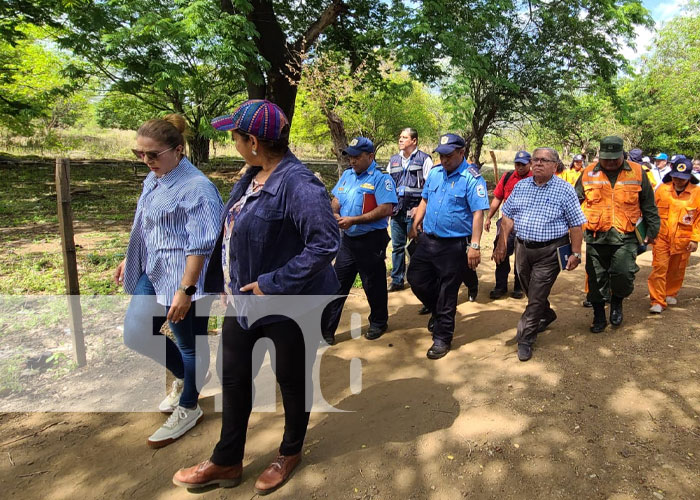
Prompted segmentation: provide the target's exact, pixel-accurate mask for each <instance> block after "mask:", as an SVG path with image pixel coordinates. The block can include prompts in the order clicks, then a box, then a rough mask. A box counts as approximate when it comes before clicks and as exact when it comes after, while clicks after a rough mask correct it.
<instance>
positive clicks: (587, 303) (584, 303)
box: [581, 299, 593, 307]
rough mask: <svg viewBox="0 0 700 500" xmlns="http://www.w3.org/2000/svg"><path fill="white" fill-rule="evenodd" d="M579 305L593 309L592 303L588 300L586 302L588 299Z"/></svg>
mask: <svg viewBox="0 0 700 500" xmlns="http://www.w3.org/2000/svg"><path fill="white" fill-rule="evenodd" d="M581 305H582V306H583V307H593V303H592V302H591V301H590V300H588V299H586V300H584V301H583V303H582V304H581Z"/></svg>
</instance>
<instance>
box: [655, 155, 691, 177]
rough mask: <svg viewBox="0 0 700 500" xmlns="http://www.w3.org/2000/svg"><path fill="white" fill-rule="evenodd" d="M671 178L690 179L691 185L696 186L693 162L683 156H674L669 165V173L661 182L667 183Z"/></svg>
mask: <svg viewBox="0 0 700 500" xmlns="http://www.w3.org/2000/svg"><path fill="white" fill-rule="evenodd" d="M671 177H678V178H679V179H690V181H691V182H692V183H693V184H697V183H698V180H697V179H696V178H695V176H693V162H692V161H690V160H689V159H688V158H686V157H685V156H684V155H675V158H674V159H673V162H672V163H671V171H670V172H669V173H668V174H666V176H664V178H663V181H664V182H668V181H670V180H671Z"/></svg>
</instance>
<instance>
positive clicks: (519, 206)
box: [502, 175, 586, 242]
mask: <svg viewBox="0 0 700 500" xmlns="http://www.w3.org/2000/svg"><path fill="white" fill-rule="evenodd" d="M502 211H503V215H505V216H506V217H508V218H510V219H513V221H514V222H515V228H514V229H515V234H516V236H517V237H518V238H520V239H522V240H527V241H540V242H542V241H549V240H554V239H557V238H561V237H562V236H564V235H565V234H566V233H567V232H568V231H569V228H572V227H576V226H580V225H582V224H584V223H585V222H586V217H585V216H584V215H583V211H582V210H581V205H580V203H579V201H578V197H577V196H576V191H575V190H574V187H573V186H572V185H571V184H569V183H568V182H566V181H565V180H563V179H560V178H559V177H557V176H556V175H553V176H552V178H551V179H549V180H548V181H547V182H546V183H545V184H544V185H542V186H538V185H537V184H535V178H534V177H528V178H526V179H523V180H521V181H520V182H518V183H517V184H516V185H515V187H514V188H513V192H512V193H511V194H510V196H509V197H508V199H507V200H506V202H505V203H504V204H503V208H502Z"/></svg>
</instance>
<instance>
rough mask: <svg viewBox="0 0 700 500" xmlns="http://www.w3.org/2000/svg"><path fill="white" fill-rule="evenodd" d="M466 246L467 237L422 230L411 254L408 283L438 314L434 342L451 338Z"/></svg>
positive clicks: (443, 341)
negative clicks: (440, 235)
mask: <svg viewBox="0 0 700 500" xmlns="http://www.w3.org/2000/svg"><path fill="white" fill-rule="evenodd" d="M466 248H467V240H466V239H465V238H435V237H431V236H428V235H427V234H425V233H421V235H420V236H419V237H418V246H417V247H416V251H415V253H414V254H413V255H412V256H411V262H410V263H409V265H408V273H407V279H408V283H409V284H410V285H411V289H412V290H413V293H414V294H415V295H416V297H418V299H419V300H420V301H421V302H422V303H423V304H425V305H426V306H427V307H428V309H430V311H431V312H432V313H433V316H434V317H435V328H434V329H433V341H434V342H438V343H443V344H450V343H451V342H452V336H453V335H454V330H455V314H456V312H457V294H458V293H459V287H460V285H461V284H462V281H463V280H464V278H465V275H466V273H465V269H466V268H467V254H466Z"/></svg>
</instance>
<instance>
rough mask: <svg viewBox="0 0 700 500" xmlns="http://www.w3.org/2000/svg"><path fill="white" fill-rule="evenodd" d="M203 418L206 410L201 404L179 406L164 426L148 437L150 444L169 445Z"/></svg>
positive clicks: (157, 445) (151, 445)
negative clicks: (191, 406)
mask: <svg viewBox="0 0 700 500" xmlns="http://www.w3.org/2000/svg"><path fill="white" fill-rule="evenodd" d="M202 418H204V412H203V411H202V409H201V408H200V407H199V405H197V407H196V408H193V409H188V408H184V407H182V406H178V407H177V408H175V411H173V414H172V415H170V416H169V417H168V420H166V421H165V423H164V424H163V426H162V427H161V428H160V429H158V430H157V431H156V432H154V433H153V434H152V435H151V437H149V438H148V446H150V447H151V448H162V447H163V446H167V445H169V444H170V443H172V442H174V441H176V440H177V439H179V438H180V437H181V436H182V435H183V434H185V432H187V431H189V430H190V429H191V428H192V427H194V426H195V425H197V424H198V423H199V422H200V421H201V420H202Z"/></svg>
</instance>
